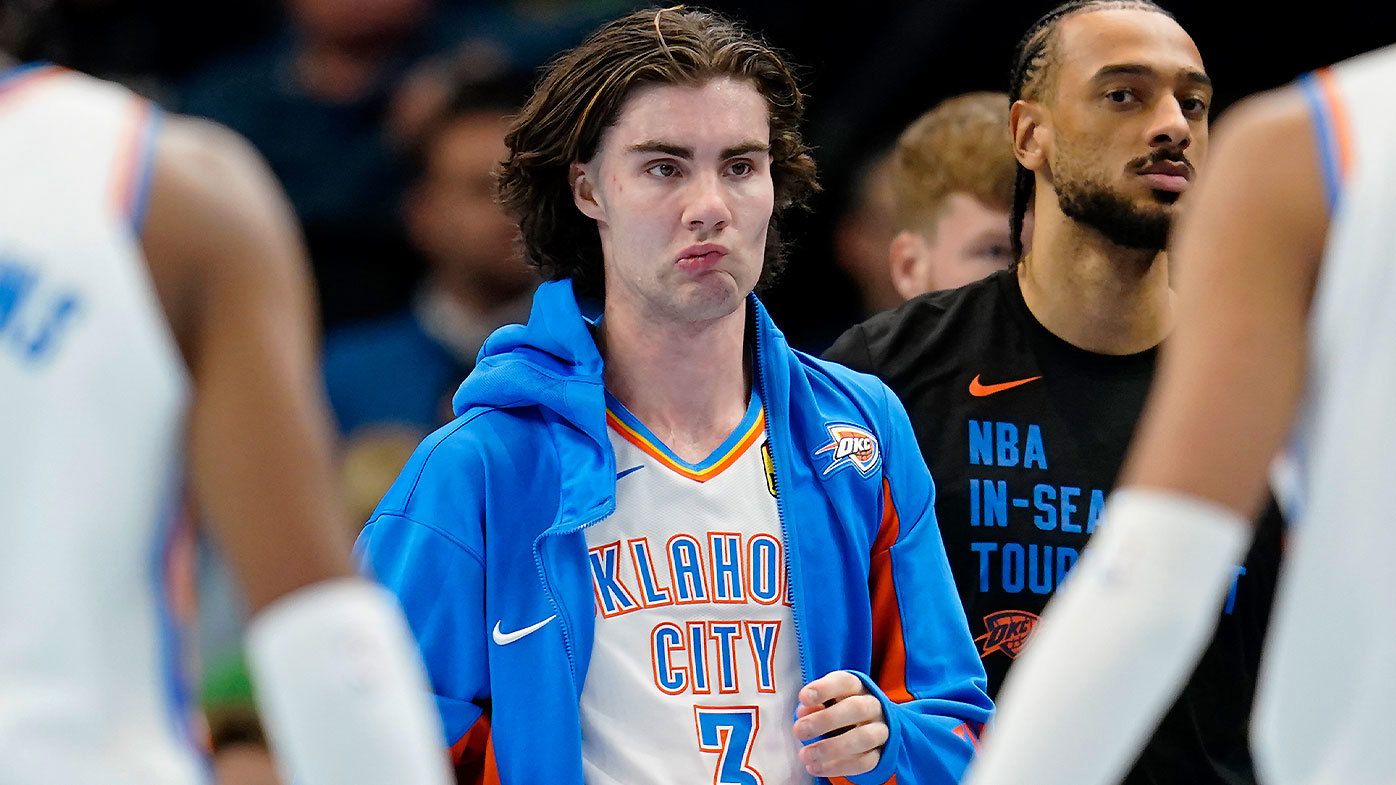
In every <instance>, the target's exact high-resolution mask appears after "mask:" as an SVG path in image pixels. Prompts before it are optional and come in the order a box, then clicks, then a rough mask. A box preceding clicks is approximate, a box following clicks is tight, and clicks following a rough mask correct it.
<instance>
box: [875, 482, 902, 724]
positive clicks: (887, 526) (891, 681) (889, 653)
mask: <svg viewBox="0 0 1396 785" xmlns="http://www.w3.org/2000/svg"><path fill="white" fill-rule="evenodd" d="M900 533H901V518H900V517H899V516H898V515H897V506H896V505H895V504H894V503H893V502H892V484H891V483H890V482H889V481H888V480H887V479H886V478H885V477H884V478H883V480H882V524H881V526H879V527H878V530H877V538H876V539H875V540H874V541H873V548H872V562H871V564H870V567H869V573H868V592H869V594H870V595H871V596H872V622H873V629H872V642H873V662H872V675H873V679H874V680H875V681H876V682H877V685H878V686H879V687H881V688H882V691H883V692H884V693H886V694H887V697H888V698H889V699H891V700H892V701H893V702H894V703H905V702H907V701H909V700H912V696H911V693H910V692H909V691H907V688H906V638H905V636H904V635H903V634H902V609H901V606H900V604H898V602H897V588H896V585H895V584H894V583H893V580H892V546H893V545H894V544H896V542H897V537H898V535H899V534H900Z"/></svg>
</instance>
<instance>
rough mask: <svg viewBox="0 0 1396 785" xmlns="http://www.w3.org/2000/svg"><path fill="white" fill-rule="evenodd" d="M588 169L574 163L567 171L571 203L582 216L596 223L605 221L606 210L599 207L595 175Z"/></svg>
mask: <svg viewBox="0 0 1396 785" xmlns="http://www.w3.org/2000/svg"><path fill="white" fill-rule="evenodd" d="M589 169H590V167H588V166H586V165H584V164H579V163H577V162H576V161H573V162H572V165H571V166H570V167H568V169H567V181H568V184H569V185H571V187H572V202H573V203H574V204H576V205H577V209H578V210H581V211H582V215H585V216H586V217H588V218H591V219H594V220H596V221H602V222H604V221H605V220H606V210H605V208H604V207H602V205H601V201H600V199H599V198H598V194H597V192H596V184H595V180H594V177H595V174H594V173H593V172H591V171H588V170H589Z"/></svg>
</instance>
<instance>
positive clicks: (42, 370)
mask: <svg viewBox="0 0 1396 785" xmlns="http://www.w3.org/2000/svg"><path fill="white" fill-rule="evenodd" d="M0 68H3V72H0V172H3V173H4V185H3V187H0V401H2V402H3V406H0V444H3V449H0V529H3V532H4V535H5V550H4V555H3V557H0V561H3V568H0V696H3V697H0V783H4V784H5V785H38V784H39V783H44V784H45V785H47V784H50V783H64V785H97V784H98V783H101V785H112V784H113V783H120V784H121V785H127V784H129V785H136V784H138V783H139V785H192V784H193V783H199V782H205V781H207V773H208V772H207V764H206V762H205V761H204V760H203V759H202V754H201V752H200V749H199V748H200V747H201V746H202V745H201V744H200V742H199V739H197V738H195V737H196V735H198V734H197V733H196V732H195V731H194V730H193V728H192V724H193V723H192V722H191V720H192V719H193V707H191V706H190V705H189V703H188V682H187V681H186V680H185V679H184V678H183V675H182V674H181V673H180V668H179V664H180V660H181V657H182V651H181V649H180V645H179V635H178V633H179V630H178V625H177V624H176V623H175V621H174V618H173V614H172V611H171V608H170V602H169V600H170V597H169V596H168V594H169V592H168V589H169V585H168V580H167V577H166V572H167V568H168V567H169V566H170V565H169V564H168V562H169V561H170V560H171V559H172V558H173V557H172V552H173V547H174V546H173V545H172V543H173V542H174V541H175V540H176V539H177V537H178V536H179V534H180V532H179V525H178V523H177V521H178V520H179V518H180V516H179V515H178V513H179V511H180V507H181V504H180V502H181V496H182V493H183V487H184V486H183V470H184V467H185V461H184V460H183V459H184V458H186V457H187V463H188V467H189V469H190V480H191V481H192V485H191V488H190V490H191V491H192V493H193V495H194V496H195V497H196V498H197V499H198V501H199V502H200V503H201V505H202V508H203V510H204V511H205V512H206V513H207V519H208V521H209V522H210V524H211V525H212V529H213V534H215V535H216V536H217V539H218V541H219V544H220V545H221V546H222V548H223V551H224V552H225V553H226V554H227V556H228V557H229V559H230V560H231V562H232V564H233V565H234V566H235V567H236V568H237V571H238V573H239V574H240V576H241V578H242V583H243V587H244V589H245V592H246V596H247V598H248V600H249V602H250V605H251V609H252V611H253V612H254V614H255V615H254V617H253V620H252V622H251V629H250V631H249V638H248V646H249V656H250V659H251V662H252V665H253V667H254V676H255V679H256V682H257V687H258V693H259V697H260V699H261V705H262V709H263V711H264V713H265V717H266V720H267V723H268V725H269V727H270V729H271V730H272V731H273V733H274V735H275V739H274V742H275V746H276V751H277V752H278V754H279V756H280V758H281V762H282V764H283V767H284V770H285V774H286V779H287V781H288V782H297V783H306V784H307V785H309V784H311V783H322V784H324V785H344V783H362V784H363V785H369V784H370V783H372V784H373V785H383V783H390V782H391V783H432V784H434V783H444V782H445V781H446V777H447V770H446V766H445V761H444V760H443V758H444V756H443V755H441V754H440V751H439V750H440V747H439V741H438V740H439V738H440V726H439V724H438V723H437V721H436V718H435V717H434V716H433V715H432V713H431V710H430V704H429V703H428V701H427V698H426V691H425V684H424V682H423V676H422V671H421V665H420V661H419V660H418V659H417V654H416V652H415V651H414V649H413V648H412V643H411V640H410V637H409V635H408V631H407V628H406V625H405V624H404V623H403V621H402V618H401V613H400V611H398V609H397V608H396V607H395V605H394V604H393V600H392V597H391V596H390V595H388V594H386V593H385V592H383V591H382V590H380V589H378V588H376V587H372V586H371V585H370V584H368V583H367V582H365V581H363V580H362V579H359V578H354V577H352V573H351V571H350V570H351V563H350V560H349V550H348V543H347V542H344V541H342V540H341V538H340V536H339V532H342V531H343V528H342V527H341V525H340V522H339V520H338V517H339V508H338V506H337V503H336V499H335V495H334V493H333V487H332V480H331V473H330V465H331V461H330V453H329V434H328V430H327V423H326V416H325V412H324V406H323V404H322V402H321V401H320V399H319V397H318V395H317V393H316V389H317V383H316V378H315V363H314V350H313V347H312V327H311V321H310V320H311V311H312V308H311V305H312V302H311V291H310V288H309V285H308V281H307V276H306V272H305V260H304V258H303V255H302V252H301V249H300V245H299V240H298V239H297V236H296V229H295V226H294V223H293V221H292V219H291V217H290V214H289V212H288V211H287V208H286V206H285V200H284V198H283V197H282V195H281V193H280V191H279V189H278V188H277V186H276V185H275V184H274V183H273V181H272V179H271V178H270V176H269V175H268V174H267V172H266V170H265V167H264V166H263V165H262V163H261V161H260V160H259V159H258V158H257V157H256V155H255V154H254V153H252V152H251V151H250V149H248V148H247V147H246V145H245V144H243V143H242V142H241V141H240V140H238V139H237V138H235V137H233V136H232V135H231V134H230V133H228V132H226V131H223V130H221V129H218V128H215V127H213V126H210V125H207V124H196V123H192V122H190V121H185V120H181V119H176V118H164V119H163V120H162V118H161V116H160V114H159V112H158V111H157V110H156V109H154V108H153V107H152V106H151V105H150V104H149V103H147V102H145V101H143V100H141V99H139V98H137V97H135V96H134V95H132V94H131V93H129V92H127V91H126V90H124V89H122V88H120V87H117V86H115V85H112V84H108V83H105V82H100V81H97V80H94V79H90V78H87V77H85V76H81V75H79V74H76V73H73V72H70V71H66V70H64V69H61V68H57V67H54V66H47V65H35V64H29V65H16V64H15V63H14V62H13V60H11V59H10V58H8V57H6V58H5V62H4V63H3V65H0Z"/></svg>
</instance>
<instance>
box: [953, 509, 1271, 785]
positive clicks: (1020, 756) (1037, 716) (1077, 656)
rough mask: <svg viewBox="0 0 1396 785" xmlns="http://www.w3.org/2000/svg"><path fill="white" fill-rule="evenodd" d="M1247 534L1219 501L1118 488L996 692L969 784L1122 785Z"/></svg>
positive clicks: (1206, 634) (1203, 633)
mask: <svg viewBox="0 0 1396 785" xmlns="http://www.w3.org/2000/svg"><path fill="white" fill-rule="evenodd" d="M1251 536H1252V529H1251V526H1250V525H1249V524H1248V523H1247V522H1246V521H1244V520H1242V519H1241V517H1240V516H1238V515H1236V514H1235V513H1233V512H1231V511H1230V510H1228V509H1226V508H1223V507H1221V506H1219V505H1217V504H1214V503H1211V502H1208V501H1204V500H1201V499H1197V498H1194V497H1189V496H1185V495H1182V494H1178V493H1170V492H1164V491H1157V490H1146V489H1139V488H1131V489H1126V490H1121V491H1119V492H1117V493H1115V494H1114V495H1113V496H1112V497H1111V499H1110V501H1109V503H1108V504H1107V505H1106V507H1105V514H1104V517H1103V519H1102V522H1101V527H1100V530H1099V532H1098V533H1097V534H1096V535H1095V536H1094V538H1093V539H1092V541H1091V543H1090V544H1089V545H1088V546H1087V547H1086V550H1085V553H1084V555H1083V556H1082V557H1081V561H1080V563H1079V564H1078V565H1077V566H1076V568H1075V569H1074V570H1073V571H1072V572H1071V575H1070V577H1069V578H1068V579H1067V581H1066V582H1065V584H1064V585H1063V586H1062V588H1061V590H1060V591H1059V592H1058V593H1057V595H1056V597H1054V598H1053V599H1052V601H1051V603H1050V604H1049V605H1048V606H1047V609H1046V611H1045V612H1044V614H1043V617H1042V622H1041V624H1040V625H1039V626H1038V628H1037V629H1036V630H1035V631H1034V633H1033V636H1032V638H1031V639H1030V641H1029V642H1028V645H1027V646H1026V647H1025V649H1024V651H1023V656H1022V657H1020V658H1019V660H1018V662H1017V663H1016V664H1015V665H1014V667H1013V670H1012V672H1011V673H1010V674H1009V676H1008V679H1007V681H1006V682H1005V683H1004V688H1003V690H1002V691H1001V692H1000V694H999V699H1000V703H999V710H998V714H997V716H996V717H995V718H994V719H993V720H992V721H991V722H990V725H989V728H988V729H987V730H986V732H985V734H984V747H983V750H982V751H981V753H980V756H979V758H978V760H977V761H975V762H974V763H973V764H972V766H971V769H970V773H969V776H968V778H967V779H966V780H965V783H966V785H1022V783H1028V782H1030V783H1033V785H1115V783H1118V782H1119V781H1120V779H1121V777H1123V776H1124V774H1125V772H1126V771H1127V770H1128V768H1129V766H1130V765H1131V764H1132V763H1133V762H1134V760H1135V759H1136V756H1137V755H1138V752H1139V750H1140V748H1141V746H1142V745H1143V743H1144V742H1145V741H1146V740H1147V739H1148V736H1149V734H1150V732H1151V731H1152V729H1153V728H1154V727H1155V726H1156V725H1157V723H1158V720H1159V718H1160V717H1161V716H1162V715H1163V713H1164V711H1166V710H1167V709H1168V707H1169V706H1170V705H1171V704H1172V702H1173V699H1174V697H1175V696H1176V695H1177V692H1178V690H1179V689H1180V688H1181V686H1182V684H1183V682H1184V680H1186V678H1187V676H1188V674H1189V673H1190V672H1191V671H1192V669H1193V668H1194V667H1195V665H1196V662H1197V659H1198V658H1199V656H1200V655H1201V652H1202V650H1203V648H1204V647H1205V646H1206V644H1207V641H1208V640H1209V639H1210V638H1211V634H1212V632H1213V630H1214V629H1215V627H1216V622H1217V615H1218V611H1219V609H1220V606H1221V604H1222V600H1223V598H1224V597H1225V595H1226V591H1227V589H1228V588H1229V586H1230V584H1231V582H1232V580H1233V578H1234V575H1235V571H1234V567H1235V565H1236V564H1237V563H1238V562H1239V561H1240V560H1241V559H1242V558H1243V557H1244V556H1245V551H1246V548H1247V546H1248V544H1249V542H1250V539H1251Z"/></svg>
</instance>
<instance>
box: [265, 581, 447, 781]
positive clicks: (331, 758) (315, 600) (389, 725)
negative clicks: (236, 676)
mask: <svg viewBox="0 0 1396 785" xmlns="http://www.w3.org/2000/svg"><path fill="white" fill-rule="evenodd" d="M247 655H248V664H249V666H250V668H251V670H252V677H253V681H254V683H255V686H256V690H257V701H258V705H259V707H260V710H261V713H262V718H263V722H264V723H265V724H266V726H267V736H268V739H269V741H270V742H271V747H272V750H273V752H274V753H275V754H276V757H277V759H278V763H279V766H280V767H281V770H282V774H283V777H284V778H285V780H286V781H287V782H288V783H290V782H294V783H296V785H387V784H388V783H393V785H446V783H448V782H450V775H449V773H448V769H447V755H446V750H445V745H444V741H443V740H444V734H443V733H442V730H441V722H440V718H439V717H438V716H437V714H436V708H435V706H433V705H432V702H431V700H430V698H429V695H430V691H429V688H428V686H427V680H426V674H425V672H424V670H423V668H422V662H421V657H420V655H419V654H418V653H417V648H416V645H415V643H414V642H413V640H412V637H411V633H410V632H409V631H408V629H407V623H406V621H405V620H404V619H403V618H402V612H401V611H400V610H399V609H398V607H397V603H396V602H395V601H394V600H393V598H392V596H391V595H389V594H388V593H387V592H386V591H384V590H383V589H382V588H381V587H378V586H376V585H373V584H371V583H369V582H368V581H366V580H362V579H358V578H343V579H337V580H332V581H325V582H323V583H319V584H315V585H313V586H309V587H307V588H304V589H300V590H298V591H295V592H292V593H291V594H289V595H287V596H285V597H282V598H281V599H279V600H277V601H276V602H274V603H272V604H271V605H270V606H268V607H267V608H265V609H263V610H262V612H261V613H259V614H257V616H256V618H254V619H253V620H252V624H251V625H250V628H249V630H248V634H247Z"/></svg>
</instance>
